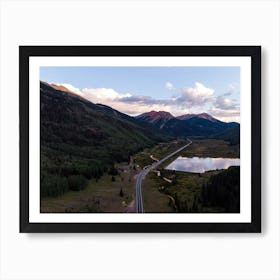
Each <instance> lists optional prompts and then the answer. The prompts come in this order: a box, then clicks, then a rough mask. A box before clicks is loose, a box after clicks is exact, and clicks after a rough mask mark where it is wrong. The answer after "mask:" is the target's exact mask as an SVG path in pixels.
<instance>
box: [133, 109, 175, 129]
mask: <svg viewBox="0 0 280 280" xmlns="http://www.w3.org/2000/svg"><path fill="white" fill-rule="evenodd" d="M136 118H137V119H138V120H141V121H145V122H148V123H150V124H152V125H154V126H155V127H157V128H159V129H162V128H163V127H164V125H165V124H166V122H167V121H169V120H170V119H174V117H173V116H172V115H171V114H170V113H169V112H165V111H159V112H156V111H151V112H148V113H144V114H141V115H139V116H137V117H136Z"/></svg>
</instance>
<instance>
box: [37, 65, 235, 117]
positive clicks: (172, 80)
mask: <svg viewBox="0 0 280 280" xmlns="http://www.w3.org/2000/svg"><path fill="white" fill-rule="evenodd" d="M40 80H41V81H44V82H47V83H50V84H56V85H63V86H65V87H67V88H68V89H69V90H71V91H73V92H75V93H77V94H79V95H81V96H82V97H84V98H86V99H88V100H89V101H91V102H93V103H101V104H105V105H108V106H110V107H112V108H114V109H116V110H119V111H121V112H123V113H126V114H128V115H132V116H136V115H139V114H142V113H145V112H149V111H168V112H170V113H171V114H172V115H174V116H180V115H183V114H189V113H195V114H197V113H203V112H206V113H208V114H210V115H212V116H213V117H215V118H218V119H220V120H222V121H226V122H230V121H237V122H239V121H240V68H239V67H210V66H207V67H69V66H67V67H57V66H56V67H40Z"/></svg>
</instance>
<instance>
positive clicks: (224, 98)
mask: <svg viewBox="0 0 280 280" xmlns="http://www.w3.org/2000/svg"><path fill="white" fill-rule="evenodd" d="M228 96H229V94H228V93H225V94H223V95H220V96H217V97H216V99H215V102H214V105H215V107H216V108H218V109H222V110H239V107H240V105H239V103H238V102H237V101H236V100H235V99H233V98H229V97H228Z"/></svg>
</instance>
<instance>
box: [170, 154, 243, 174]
mask: <svg viewBox="0 0 280 280" xmlns="http://www.w3.org/2000/svg"><path fill="white" fill-rule="evenodd" d="M239 165H240V159H239V158H201V157H192V158H187V157H178V158H177V159H175V160H174V161H173V162H171V163H170V164H169V165H168V166H167V167H166V168H165V169H168V170H177V171H185V172H193V173H204V172H206V171H209V170H216V169H227V168H229V167H230V166H239Z"/></svg>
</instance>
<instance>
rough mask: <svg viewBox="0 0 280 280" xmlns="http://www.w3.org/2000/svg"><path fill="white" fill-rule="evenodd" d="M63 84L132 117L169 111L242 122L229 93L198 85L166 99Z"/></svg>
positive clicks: (176, 114) (89, 98)
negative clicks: (215, 92) (216, 94)
mask: <svg viewBox="0 0 280 280" xmlns="http://www.w3.org/2000/svg"><path fill="white" fill-rule="evenodd" d="M61 85H63V86H65V87H67V88H68V89H69V90H71V91H73V92H75V93H77V94H79V95H80V96H82V97H83V98H85V99H87V100H89V101H91V102H93V103H101V104H104V105H107V106H110V107H112V108H114V109H116V110H119V111H121V112H123V113H126V114H129V115H138V114H142V113H144V112H148V111H152V110H154V111H169V112H171V113H172V114H173V115H174V116H179V115H183V114H187V113H201V112H208V113H209V114H211V115H213V116H214V117H217V118H218V119H221V120H224V121H239V104H238V103H237V102H236V100H234V99H231V98H230V94H229V93H226V94H223V95H221V96H214V89H211V88H208V87H206V86H204V85H203V84H202V83H199V82H197V83H195V85H194V87H188V88H183V89H181V90H179V91H178V93H177V94H174V95H173V96H172V97H170V98H166V99H159V98H153V97H151V96H144V95H137V94H134V93H121V92H118V91H116V90H114V89H112V88H84V89H79V88H76V87H75V86H73V85H70V84H61Z"/></svg>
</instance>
